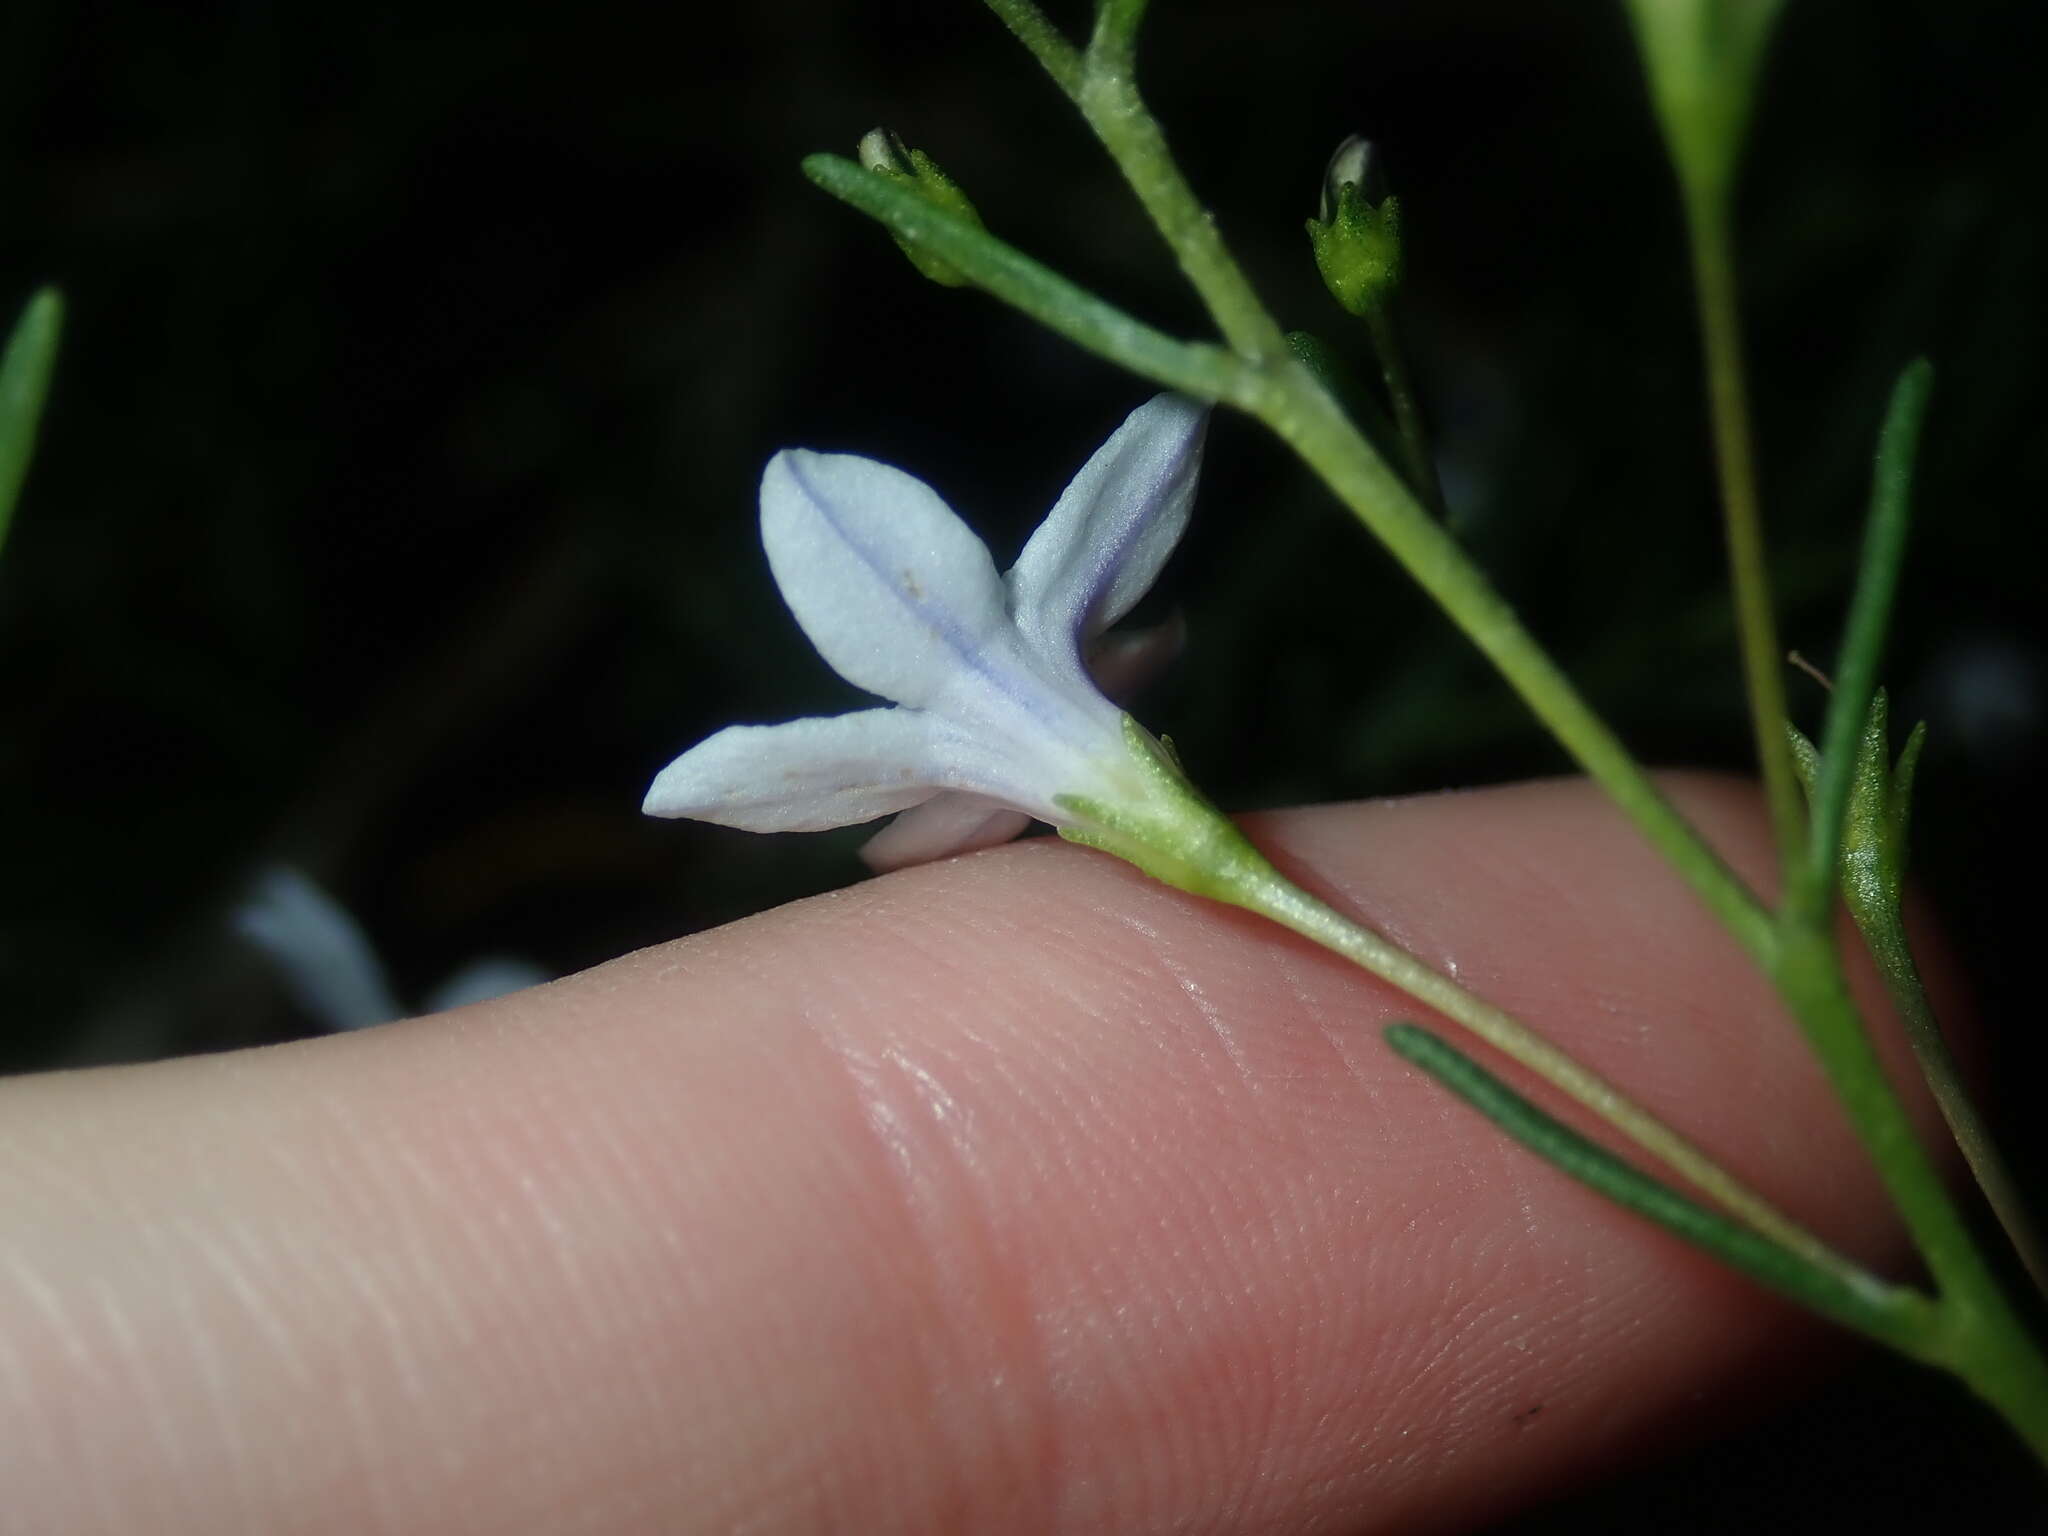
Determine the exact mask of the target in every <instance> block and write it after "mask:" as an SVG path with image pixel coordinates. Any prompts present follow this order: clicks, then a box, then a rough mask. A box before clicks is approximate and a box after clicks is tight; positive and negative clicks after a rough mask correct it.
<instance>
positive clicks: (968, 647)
mask: <svg viewBox="0 0 2048 1536" xmlns="http://www.w3.org/2000/svg"><path fill="white" fill-rule="evenodd" d="M786 462H787V464H788V466H789V473H790V478H791V479H793V480H795V481H796V483H797V487H798V489H800V490H801V491H802V492H803V494H804V500H806V501H807V502H809V503H810V504H811V506H812V507H814V508H815V509H816V510H817V513H818V515H819V516H820V517H821V518H823V519H824V521H825V526H826V527H828V528H830V529H831V530H832V532H833V533H834V535H836V536H837V537H838V539H839V542H840V543H841V544H842V545H844V546H845V547H846V548H847V549H849V550H851V551H852V552H853V556H854V558H855V559H857V560H859V561H860V563H861V564H862V565H864V566H866V567H867V569H868V571H869V573H870V574H871V575H873V576H874V578H875V580H876V581H878V582H880V583H881V586H882V590H883V591H885V592H887V593H889V594H890V595H891V596H892V597H894V598H896V599H897V601H898V602H900V603H901V604H902V605H903V606H904V607H905V608H907V609H909V610H910V611H911V612H912V613H914V614H915V615H917V617H918V618H919V620H920V621H922V622H923V624H924V625H925V627H926V628H928V629H930V630H931V631H932V633H933V634H935V635H937V636H938V637H939V639H940V641H941V642H942V643H943V644H944V645H946V646H947V647H948V648H949V649H950V650H951V651H952V652H953V654H954V655H956V656H958V657H959V658H960V660H961V662H962V663H963V664H964V665H965V666H966V667H967V669H968V670H969V671H971V672H974V673H976V674H977V675H979V676H981V677H983V678H986V679H987V680H988V682H989V684H990V686H992V687H994V688H996V689H997V690H999V691H1000V692H1001V693H1002V694H1003V695H1004V696H1005V697H1006V698H1010V699H1013V700H1015V701H1016V702H1017V703H1018V704H1019V705H1021V706H1022V707H1023V709H1024V710H1025V712H1026V713H1028V714H1032V715H1035V716H1037V717H1038V718H1039V719H1040V720H1043V721H1044V722H1045V723H1046V724H1048V725H1051V724H1054V723H1055V721H1054V717H1053V715H1052V713H1051V712H1050V711H1048V710H1046V709H1044V708H1042V707H1041V706H1042V704H1043V701H1042V700H1038V699H1033V698H1032V697H1030V695H1029V693H1019V692H1018V691H1017V690H1016V689H1015V688H1013V687H1011V686H1009V685H1008V683H1007V682H1006V681H1005V679H1004V678H1002V677H1001V676H1000V675H999V674H998V673H996V672H995V671H994V670H993V669H992V668H990V667H989V666H988V665H987V662H986V660H985V657H986V654H987V648H986V647H985V646H978V645H976V644H975V643H974V642H973V640H972V639H971V637H969V636H968V634H967V633H966V631H964V630H962V629H961V628H960V626H959V625H958V624H955V623H954V622H952V618H951V615H950V614H948V613H947V611H946V610H945V609H943V608H929V607H927V606H925V605H924V604H923V603H920V602H918V601H917V600H916V599H915V598H913V597H911V596H910V594H909V593H907V592H905V591H904V590H903V586H902V583H901V582H899V581H898V580H897V579H896V576H895V574H894V572H893V571H892V570H890V569H888V568H885V567H884V566H883V565H882V564H881V563H880V562H879V561H877V560H876V559H875V558H874V555H873V554H872V552H871V551H870V550H869V549H868V548H867V546H866V545H864V544H863V543H862V542H861V541H860V540H858V539H856V538H855V537H854V536H853V534H852V532H851V531H850V530H849V529H848V527H847V526H846V524H845V523H843V522H841V521H840V519H839V518H838V516H837V515H836V514H835V513H834V512H833V509H832V504H831V502H830V501H829V500H827V499H826V498H825V497H824V496H821V495H820V494H819V493H818V491H817V489H816V488H815V486H813V484H812V483H811V480H810V478H809V476H807V475H806V474H805V473H804V471H803V470H802V469H801V468H799V467H798V463H797V459H796V457H795V455H793V454H792V455H790V456H789V458H788V459H787V461H786ZM926 489H930V488H929V487H926ZM932 494H933V496H934V498H935V499H937V500H938V501H939V504H940V505H941V506H945V500H944V498H942V497H939V496H938V493H937V492H933V493H932ZM946 515H947V516H948V517H951V518H953V519H955V520H956V521H957V520H958V519H959V516H960V514H959V513H957V512H955V511H954V510H953V509H952V508H951V507H946ZM971 536H972V535H970V537H971ZM984 550H985V546H984ZM998 589H999V590H1001V583H1000V581H999V582H998ZM1003 602H1004V608H1005V611H1007V609H1008V606H1009V596H1008V593H1007V592H1006V591H1005V592H1004V593H1003ZM898 707H899V708H906V707H907V708H915V707H916V706H914V705H913V706H905V705H901V704H899V705H898ZM926 713H929V711H926Z"/></svg>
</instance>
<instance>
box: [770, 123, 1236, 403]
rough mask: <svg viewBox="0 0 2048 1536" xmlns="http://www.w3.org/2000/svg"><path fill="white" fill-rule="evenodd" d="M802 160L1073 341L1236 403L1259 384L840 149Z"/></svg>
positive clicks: (838, 189)
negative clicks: (847, 156)
mask: <svg viewBox="0 0 2048 1536" xmlns="http://www.w3.org/2000/svg"><path fill="white" fill-rule="evenodd" d="M803 170H804V174H805V175H806V176H808V177H810V179H811V180H812V181H814V182H816V183H817V184H818V185H819V186H820V187H822V188H824V190H825V191H827V192H830V193H831V194H832V195H833V196H834V197H837V198H839V199H841V200H842V201H844V202H847V203H850V204H851V205H852V206H854V207H855V208H858V209H859V210H860V211H861V212H863V213H865V214H867V215H869V216H870V217H872V218H874V219H876V220H878V221H879V222H881V223H882V224H884V225H886V226H887V227H888V228H889V229H890V230H891V231H892V232H893V233H895V234H896V235H898V236H899V237H901V238H902V239H905V240H909V241H913V242H915V243H916V244H918V245H919V246H921V247H923V248H925V249H926V250H929V251H930V252H932V253H933V254H934V255H936V256H939V257H941V258H942V259H944V260H945V261H947V262H949V263H950V264H951V265H953V266H954V267H956V268H957V269H958V270H959V271H960V273H961V274H962V275H963V276H965V277H967V278H968V279H970V280H971V281H972V282H973V283H974V284H975V285H976V286H977V287H980V288H983V289H986V290H987V291H988V292H989V293H991V294H993V295H994V296H995V297H996V298H998V299H1001V300H1002V301H1003V302H1004V303H1006V304H1008V305H1010V306H1012V307H1013V308H1016V309H1019V310H1022V311H1023V312H1024V313H1025V314H1027V315H1030V316H1031V317H1032V318H1033V319H1035V320H1037V321H1039V322H1040V323H1041V324H1043V325H1044V326H1046V327H1047V328H1048V329H1049V330H1053V331H1057V332H1058V333H1059V334H1060V335H1062V336H1065V337H1066V338H1067V339H1068V340H1070V341H1072V342H1074V343H1075V344H1076V345H1078V346H1081V347H1085V348H1087V349H1088V350H1089V351H1091V352H1094V353H1096V354H1098V355H1099V356H1102V357H1106V358H1108V359H1109V360H1110V361H1111V362H1113V363H1119V364H1121V365H1122V366H1124V367H1126V368H1128V369H1130V370H1131V371H1132V372H1133V373H1139V374H1143V375H1144V376H1145V377H1146V378H1148V379H1153V380H1156V381H1157V382H1159V383H1161V384H1164V385H1166V386H1167V387H1168V388H1169V389H1178V390H1183V391H1185V392H1186V393H1188V394H1191V395H1196V396H1199V397H1200V398H1202V399H1205V400H1224V401H1229V402H1230V403H1232V404H1240V405H1242V404H1247V403H1249V401H1250V400H1251V399H1252V398H1253V397H1254V396H1255V395H1256V393H1257V390H1258V380H1257V378H1256V376H1255V375H1254V374H1253V373H1252V371H1251V370H1250V369H1249V368H1247V367H1246V366H1245V364H1244V363H1243V362H1242V361H1240V360H1239V359H1238V358H1236V357H1233V356H1232V355H1231V354H1230V353H1229V352H1227V351H1225V350H1224V349H1223V348H1221V347H1218V346H1215V345H1213V344H1211V343H1206V342H1195V341H1181V340H1179V339H1177V338H1176V337H1173V336H1169V335H1167V334H1166V333H1165V332H1164V331H1161V330H1158V329H1156V328H1154V327H1152V326H1149V325H1146V324H1145V323H1144V322H1143V321H1141V320H1137V319H1134V318H1133V317H1132V316H1130V315H1128V314H1126V313H1125V312H1124V311H1122V310H1120V309H1118V308H1116V307H1115V306H1114V305H1112V304H1106V303H1104V302H1103V301H1102V300H1101V299H1098V298H1097V297H1095V295H1093V294H1092V293H1089V292H1087V291H1086V290H1085V289H1082V288H1079V287H1077V286H1076V285H1075V284H1073V283H1070V282H1068V281H1067V279H1065V278H1064V277H1061V276H1060V275H1059V274H1058V273H1056V272H1053V271H1051V270H1050V269H1049V268H1047V267H1044V266H1042V265H1040V264H1039V263H1038V262H1036V261H1033V260H1032V259H1031V258H1030V257H1028V256H1026V255H1025V254H1024V253H1023V252H1021V251H1019V250H1018V249H1017V248H1016V247H1015V246H1012V245H1008V244H1005V243H1004V242H1003V241H1001V240H999V239H997V238H996V237H995V236H993V235H991V234H989V233H988V232H987V231H986V230H985V229H982V228H981V227H980V226H978V225H975V224H972V223H970V222H968V221H967V220H966V219H963V218H960V217H959V216H958V215H956V214H952V213H948V212H947V211H945V210H944V209H942V208H939V207H937V206H935V205H934V204H932V203H931V202H930V201H928V200H927V199H926V198H924V197H923V196H922V195H920V194H919V193H917V192H915V191H913V190H912V189H910V188H909V187H906V186H904V185H902V184H901V183H900V182H894V181H891V180H890V179H889V178H888V177H886V176H881V175H877V174H876V173H874V172H872V171H868V170H864V169H863V168H862V167H860V166H859V165H856V164H855V163H854V162H853V161H851V160H845V159H842V158H840V157H839V156H838V155H809V156H806V157H805V159H804V162H803Z"/></svg>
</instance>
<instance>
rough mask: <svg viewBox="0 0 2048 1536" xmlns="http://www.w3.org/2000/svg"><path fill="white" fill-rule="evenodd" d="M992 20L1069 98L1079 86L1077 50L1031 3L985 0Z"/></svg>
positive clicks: (1079, 61)
mask: <svg viewBox="0 0 2048 1536" xmlns="http://www.w3.org/2000/svg"><path fill="white" fill-rule="evenodd" d="M986 3H987V5H988V8H989V9H990V10H991V11H994V12H995V14H996V19H997V20H998V21H1000V22H1002V24H1003V25H1004V26H1006V27H1008V28H1009V29H1010V33H1011V35H1012V36H1013V37H1015V38H1016V39H1017V41H1018V42H1020V43H1022V44H1023V45H1024V46H1025V47H1026V48H1027V49H1029V50H1030V53H1031V56H1032V57H1033V58H1034V59H1036V60H1038V62H1039V64H1040V65H1041V66H1043V67H1044V69H1045V72H1046V73H1047V74H1048V75H1051V76H1052V80H1053V84H1055V85H1057V86H1058V87H1059V88H1060V89H1061V90H1062V91H1065V92H1066V93H1067V95H1068V96H1069V97H1071V96H1072V95H1073V94H1074V92H1075V91H1076V90H1077V89H1079V87H1080V84H1081V50H1080V49H1078V48H1076V47H1075V46H1074V45H1073V44H1072V43H1070V42H1068V41H1067V39H1066V37H1065V35H1064V34H1062V33H1061V31H1060V29H1059V28H1058V27H1056V26H1054V25H1053V24H1052V23H1051V22H1050V21H1048V20H1047V19H1046V15H1045V12H1043V11H1041V10H1040V9H1039V8H1038V7H1037V6H1036V5H1034V4H1032V0H986Z"/></svg>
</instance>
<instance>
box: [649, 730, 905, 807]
mask: <svg viewBox="0 0 2048 1536" xmlns="http://www.w3.org/2000/svg"><path fill="white" fill-rule="evenodd" d="M933 745H934V744H933V732H932V729H931V722H930V721H929V720H928V719H927V718H926V717H925V716H923V715H921V714H919V713H918V712H917V711H915V710H907V709H863V710H857V711H856V712H854V713H853V714H850V715H828V716H823V717H818V718H813V719H808V720H791V721H790V722H788V723H787V724H785V725H732V726H727V727H726V728H725V729H724V730H722V731H720V732H719V733H718V734H717V735H716V736H712V737H710V738H709V739H707V740H705V741H702V742H699V743H698V744H697V745H696V746H694V747H692V748H691V749H690V750H689V751H687V752H685V753H684V754H683V755H682V756H681V757H679V758H677V759H676V760H675V761H674V762H672V763H670V764H669V765H668V766H667V767H666V768H664V769H662V770H661V772H660V773H659V774H658V775H657V776H656V777H655V780H654V783H653V785H652V787H650V788H649V789H648V791H647V799H646V800H645V801H644V802H643V803H642V805H641V807H640V808H641V810H643V811H644V812H646V813H647V814H648V815H649V816H689V817H693V818H695V819H696V820H698V821H713V822H717V823H718V824H719V825H720V826H724V827H739V828H741V829H742V830H744V831H748V832H820V831H823V830H824V829H825V828H827V827H846V826H851V825H853V823H855V822H857V821H873V820H874V819H875V818H876V817H877V816H886V815H888V814H889V813H890V812H891V811H901V810H905V809H907V808H908V807H910V806H913V805H917V804H920V803H921V802H923V801H926V800H929V799H930V798H931V797H932V796H933V794H935V793H936V792H937V791H938V789H939V788H941V787H942V785H941V784H940V783H939V782H935V780H934V777H933V775H934V774H935V773H936V772H937V771H938V770H937V769H936V768H935V767H934V765H933V762H932V749H933Z"/></svg>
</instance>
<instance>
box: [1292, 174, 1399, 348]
mask: <svg viewBox="0 0 2048 1536" xmlns="http://www.w3.org/2000/svg"><path fill="white" fill-rule="evenodd" d="M1308 240H1309V245H1310V246H1311V247H1312V248H1313V249H1314V251H1315V257H1316V267H1317V269H1318V270H1319V271H1321V273H1322V274H1323V284H1324V286H1325V287H1327V288H1328V289H1329V290H1330V294H1331V296H1332V297H1333V298H1335V299H1336V301H1337V302H1338V303H1339V304H1341V305H1343V306H1344V308H1345V309H1346V310H1348V311H1349V312H1350V313H1352V314H1354V315H1358V316H1360V317H1361V318H1362V317H1364V316H1366V315H1369V314H1371V313H1373V312H1374V311H1375V310H1376V309H1377V308H1379V306H1381V305H1383V304H1384V303H1385V302H1386V301H1387V300H1388V299H1389V298H1391V297H1392V296H1393V293H1394V290H1395V289H1396V288H1398V287H1399V286H1400V285H1401V205H1400V203H1399V201H1398V200H1396V199H1395V198H1394V197H1393V196H1392V195H1391V194H1390V193H1389V192H1388V191H1387V182H1386V174H1385V169H1384V165H1383V163H1382V160H1381V156H1380V151H1379V146H1377V145H1376V144H1374V143H1373V142H1372V141H1371V140H1370V139H1364V138H1361V137H1359V136H1358V135H1357V134H1355V133H1354V134H1353V135H1351V137H1350V138H1348V139H1346V140H1345V141H1344V142H1343V143H1341V144H1339V145H1338V146H1337V150H1336V153H1335V154H1333V155H1331V156H1330V163H1329V166H1328V167H1327V168H1326V169H1325V170H1324V171H1323V190H1322V196H1321V197H1320V198H1319V199H1318V200H1317V204H1316V216H1315V217H1314V218H1312V219H1310V220H1309V221H1308Z"/></svg>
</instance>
